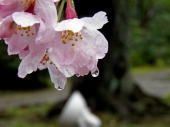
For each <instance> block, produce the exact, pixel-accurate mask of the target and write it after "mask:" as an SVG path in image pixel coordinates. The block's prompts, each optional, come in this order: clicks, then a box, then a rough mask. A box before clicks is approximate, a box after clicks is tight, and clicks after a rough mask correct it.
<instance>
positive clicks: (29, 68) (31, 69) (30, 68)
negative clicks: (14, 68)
mask: <svg viewBox="0 0 170 127" xmlns="http://www.w3.org/2000/svg"><path fill="white" fill-rule="evenodd" d="M25 71H26V72H27V73H28V74H31V73H32V72H33V71H34V65H33V64H32V63H29V64H28V65H26V66H25Z"/></svg>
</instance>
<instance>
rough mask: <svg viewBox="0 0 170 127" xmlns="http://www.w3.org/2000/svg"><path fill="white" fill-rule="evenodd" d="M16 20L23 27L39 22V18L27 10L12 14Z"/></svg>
mask: <svg viewBox="0 0 170 127" xmlns="http://www.w3.org/2000/svg"><path fill="white" fill-rule="evenodd" d="M12 18H13V20H14V22H15V23H16V24H18V25H21V27H28V26H33V25H34V24H36V23H39V18H38V17H36V16H35V15H32V14H30V13H26V12H15V13H13V14H12Z"/></svg>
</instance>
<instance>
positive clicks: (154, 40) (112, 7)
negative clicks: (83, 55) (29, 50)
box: [0, 0, 170, 127]
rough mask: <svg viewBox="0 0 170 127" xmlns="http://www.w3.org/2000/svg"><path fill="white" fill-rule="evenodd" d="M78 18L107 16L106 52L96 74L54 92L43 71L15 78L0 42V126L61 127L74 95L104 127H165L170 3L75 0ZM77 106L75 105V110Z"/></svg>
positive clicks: (169, 94) (169, 106) (169, 100)
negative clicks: (107, 43) (66, 105)
mask: <svg viewBox="0 0 170 127" xmlns="http://www.w3.org/2000/svg"><path fill="white" fill-rule="evenodd" d="M74 2H75V7H76V11H77V14H78V16H79V18H81V17H84V16H85V17H87V16H93V15H94V14H95V13H96V12H98V11H105V12H106V13H107V16H108V20H109V23H107V24H106V25H104V27H103V28H102V29H101V30H100V31H101V32H102V33H103V34H104V35H105V37H106V38H107V40H108V42H109V52H108V53H107V55H106V57H105V58H104V59H102V60H99V70H100V74H99V76H98V77H97V78H93V77H92V76H91V75H90V74H89V75H88V76H85V77H76V76H75V77H72V78H69V79H68V83H67V84H66V87H65V89H64V90H63V91H57V90H56V89H55V88H54V85H53V84H52V83H51V81H50V77H49V74H48V71H47V70H43V71H37V72H34V73H32V74H31V75H27V77H26V78H24V79H20V78H18V76H17V69H18V65H19V63H20V60H19V58H18V56H8V55H7V45H6V44H5V43H4V42H3V41H2V40H1V42H0V66H1V73H0V77H1V83H0V127H61V125H60V124H59V122H58V119H59V117H60V113H61V111H62V108H63V107H64V105H65V103H66V102H67V100H68V98H69V96H70V95H71V94H72V93H73V92H74V91H75V90H78V91H80V92H81V94H82V95H83V97H84V98H85V100H86V102H87V105H88V107H89V108H90V110H91V112H92V113H94V114H95V115H96V116H98V117H99V118H100V119H101V121H102V127H169V125H170V114H169V113H170V112H169V111H170V25H169V24H170V1H168V0H156V1H155V0H107V1H102V0H93V3H92V1H91V0H86V1H80V0H74ZM75 106H77V105H75Z"/></svg>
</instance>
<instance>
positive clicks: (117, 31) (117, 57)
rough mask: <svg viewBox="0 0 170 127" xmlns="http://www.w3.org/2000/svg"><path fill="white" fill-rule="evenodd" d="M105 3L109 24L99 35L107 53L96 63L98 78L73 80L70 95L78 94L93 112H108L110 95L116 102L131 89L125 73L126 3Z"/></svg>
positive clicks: (115, 0)
mask: <svg viewBox="0 0 170 127" xmlns="http://www.w3.org/2000/svg"><path fill="white" fill-rule="evenodd" d="M75 3H76V1H75ZM106 3H107V4H106V5H105V6H106V7H105V9H106V11H107V13H108V19H109V23H108V24H106V25H105V26H104V27H103V29H102V31H101V32H102V33H103V34H104V35H105V36H106V37H107V39H108V41H109V52H108V53H107V55H106V57H105V58H104V59H103V60H100V61H99V70H100V74H99V76H98V77H96V78H93V77H92V76H91V75H88V76H85V77H82V78H76V80H73V88H72V91H74V90H79V91H81V92H82V94H83V95H84V97H85V98H86V99H87V102H88V104H89V105H90V107H92V108H93V109H101V108H109V106H111V105H110V103H112V101H113V95H115V96H117V98H119V96H120V95H121V96H122V95H125V94H128V93H129V92H130V91H131V89H132V88H131V87H132V82H131V79H130V76H129V73H128V69H129V61H128V57H129V45H130V35H129V25H128V24H129V23H128V21H129V18H128V1H127V0H110V1H107V2H106ZM101 4H103V3H101ZM92 6H93V5H92ZM103 6H104V5H103ZM103 6H101V7H103ZM76 7H77V6H76ZM99 10H101V9H99ZM79 11H80V10H78V12H79ZM80 12H81V11H80Z"/></svg>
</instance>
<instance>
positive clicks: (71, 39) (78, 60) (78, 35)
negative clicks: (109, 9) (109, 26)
mask: <svg viewBox="0 0 170 127" xmlns="http://www.w3.org/2000/svg"><path fill="white" fill-rule="evenodd" d="M105 15H106V13H105V12H102V11H101V12H98V13H96V14H95V15H94V16H93V17H85V18H81V19H78V18H72V19H67V20H64V21H62V22H60V23H58V24H56V25H55V26H54V28H55V30H56V31H57V32H60V35H59V36H60V37H57V38H58V40H56V41H57V43H54V46H52V48H50V49H49V57H50V58H51V60H52V61H53V62H54V64H55V65H56V66H57V67H58V69H59V70H60V71H61V72H62V73H63V74H64V75H65V76H66V77H71V76H73V75H74V74H76V75H77V76H84V75H87V74H88V73H89V71H91V73H92V75H93V76H94V77H96V76H97V75H98V73H99V70H98V68H97V63H98V59H102V58H104V57H105V54H106V53H107V51H108V42H107V40H106V39H105V37H104V36H103V34H102V33H101V32H99V31H98V30H97V29H100V28H102V27H103V25H104V24H105V23H107V22H108V20H107V17H106V16H105Z"/></svg>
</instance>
